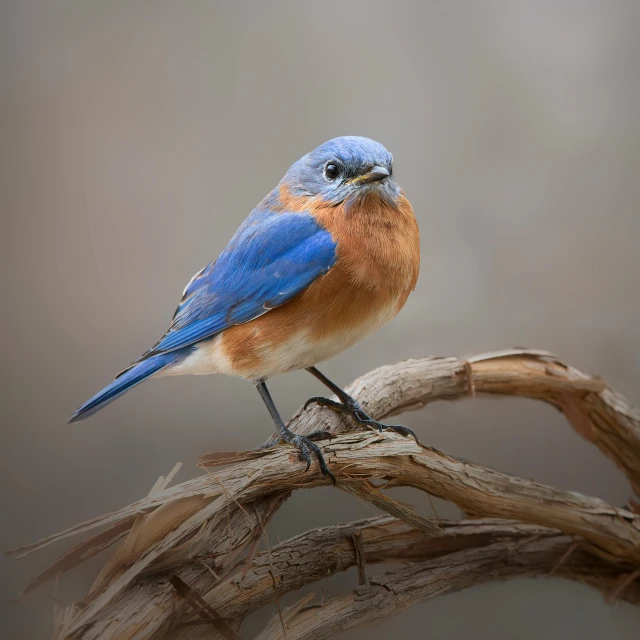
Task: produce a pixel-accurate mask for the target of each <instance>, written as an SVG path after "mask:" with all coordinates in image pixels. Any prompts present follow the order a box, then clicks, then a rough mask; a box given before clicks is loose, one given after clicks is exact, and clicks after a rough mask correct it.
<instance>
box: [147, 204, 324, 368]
mask: <svg viewBox="0 0 640 640" xmlns="http://www.w3.org/2000/svg"><path fill="white" fill-rule="evenodd" d="M335 260H336V245H335V242H334V241H333V239H332V237H331V234H330V233H329V232H328V231H327V230H326V229H324V228H323V227H321V226H320V225H319V224H318V223H317V222H316V221H315V219H314V218H313V217H312V216H311V215H310V214H308V213H286V212H285V213H273V212H265V211H255V212H254V213H252V214H251V216H249V218H247V219H246V220H245V222H244V223H243V224H242V226H241V227H240V228H239V229H238V231H237V232H236V234H235V236H234V237H233V238H232V239H231V242H230V243H229V245H228V246H227V248H226V249H225V250H224V252H223V253H222V254H221V255H220V257H219V258H218V259H217V260H216V261H214V262H212V263H211V264H209V265H208V266H206V267H205V268H204V269H203V270H202V271H200V272H199V273H197V274H196V275H195V276H194V277H193V279H192V280H191V282H190V283H189V284H188V285H187V287H186V288H185V290H184V294H183V297H182V300H181V302H180V305H179V306H178V308H177V310H176V312H175V315H174V317H173V322H172V324H171V328H170V329H169V331H168V332H167V333H166V334H165V335H164V337H163V338H162V339H161V340H160V341H159V342H158V343H157V344H156V345H155V346H154V347H153V348H152V349H151V350H150V351H149V352H148V353H146V354H145V355H144V357H145V358H148V357H150V356H153V355H157V354H159V353H166V352H168V351H174V350H176V349H180V348H182V347H186V346H188V345H191V344H194V343H196V342H198V341H200V340H203V339H205V338H209V337H212V336H214V335H215V334H217V333H219V332H220V331H223V330H224V329H226V328H227V327H229V326H231V325H234V324H241V323H244V322H248V321H249V320H253V319H254V318H257V317H258V316H260V315H262V314H263V313H266V312H267V311H269V310H270V309H273V308H275V307H278V306H280V305H282V304H284V303H285V302H287V301H288V300H291V298H293V297H294V296H295V295H296V294H297V293H299V292H300V291H302V290H303V289H305V288H306V287H308V286H309V285H310V284H311V283H312V282H313V281H314V280H315V279H316V278H318V277H319V276H321V275H323V274H325V273H326V272H327V271H328V270H329V269H330V268H331V266H332V265H333V264H334V262H335Z"/></svg>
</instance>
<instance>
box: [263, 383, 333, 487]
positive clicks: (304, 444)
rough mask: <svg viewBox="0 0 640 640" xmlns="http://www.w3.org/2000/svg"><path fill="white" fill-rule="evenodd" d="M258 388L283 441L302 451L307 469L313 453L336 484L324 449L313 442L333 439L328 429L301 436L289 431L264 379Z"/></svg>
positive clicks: (325, 472) (324, 471)
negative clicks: (326, 460) (324, 455)
mask: <svg viewBox="0 0 640 640" xmlns="http://www.w3.org/2000/svg"><path fill="white" fill-rule="evenodd" d="M256 389H257V390H258V393H259V394H260V397H261V398H262V400H263V402H264V403H265V405H267V409H268V411H269V414H270V415H271V419H272V420H273V422H274V424H275V425H276V429H277V430H278V436H279V437H280V440H281V441H282V442H287V443H288V444H292V445H293V446H294V447H296V448H297V449H298V451H300V457H301V458H302V459H303V460H304V461H305V462H306V463H307V468H306V469H305V471H308V470H309V467H310V466H311V455H312V454H313V455H314V456H315V457H316V458H317V460H318V464H319V465H320V471H321V472H322V475H325V476H329V478H331V482H333V484H334V486H335V484H336V477H335V476H334V475H333V473H331V471H329V467H327V463H326V462H325V461H324V457H323V455H322V451H321V450H320V447H319V446H318V445H317V444H316V443H315V442H313V440H322V439H326V438H329V439H331V434H330V433H329V432H328V431H315V432H314V433H311V434H309V435H308V436H301V435H298V434H297V433H293V432H292V431H289V429H287V427H286V426H285V424H284V422H283V421H282V418H281V417H280V414H279V413H278V409H276V405H275V404H274V402H273V398H272V397H271V394H270V393H269V389H267V385H266V384H265V382H264V380H260V381H259V382H258V383H257V384H256Z"/></svg>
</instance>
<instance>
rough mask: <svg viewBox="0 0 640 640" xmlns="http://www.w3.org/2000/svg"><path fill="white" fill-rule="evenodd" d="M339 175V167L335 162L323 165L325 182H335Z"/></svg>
mask: <svg viewBox="0 0 640 640" xmlns="http://www.w3.org/2000/svg"><path fill="white" fill-rule="evenodd" d="M339 175H340V166H339V165H338V164H336V163H335V162H327V164H325V165H324V177H325V178H326V179H327V180H335V179H336V178H337V177H338V176H339Z"/></svg>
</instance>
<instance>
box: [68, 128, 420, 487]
mask: <svg viewBox="0 0 640 640" xmlns="http://www.w3.org/2000/svg"><path fill="white" fill-rule="evenodd" d="M392 160H393V158H392V156H391V154H390V153H389V152H388V151H387V150H386V149H385V148H384V147H383V146H382V145H381V144H379V143H378V142H375V141H373V140H370V139H368V138H363V137H357V136H345V137H340V138H334V139H333V140H329V141H328V142H325V143H324V144H322V145H320V146H319V147H318V148H316V149H315V150H313V151H312V152H311V153H308V154H307V155H305V156H303V157H302V158H300V160H298V161H297V162H296V163H294V164H293V165H292V166H291V168H290V169H289V170H288V171H287V173H286V174H285V176H284V178H283V179H282V180H281V181H280V183H279V184H278V185H277V186H276V188H275V189H274V190H273V191H271V193H269V194H268V195H267V196H266V197H265V198H264V199H263V200H262V202H260V204H259V205H258V206H257V207H256V208H255V209H254V210H253V211H252V213H251V214H250V215H249V217H248V218H247V219H246V220H245V221H244V222H243V223H242V224H241V225H240V227H239V229H238V230H237V231H236V233H235V235H234V236H233V238H232V239H231V241H230V242H229V244H228V245H227V247H226V248H225V250H224V251H223V252H222V253H221V254H220V256H219V257H218V258H217V259H216V260H214V261H213V262H211V263H210V264H208V265H207V266H206V267H204V269H202V270H201V271H199V272H198V273H196V274H195V276H193V278H192V279H191V281H190V282H189V284H187V286H186V288H185V289H184V292H183V295H182V299H181V301H180V304H179V306H178V308H177V310H176V312H175V314H174V316H173V320H172V322H171V326H170V327H169V330H168V331H167V332H166V333H165V334H164V336H163V337H162V338H161V339H160V340H159V341H158V342H157V343H156V344H155V345H154V346H153V347H152V348H151V349H149V351H147V352H146V353H145V354H143V355H142V357H140V358H139V359H138V360H137V361H136V362H134V363H133V364H132V365H131V366H130V367H129V368H127V369H125V370H124V371H123V372H122V373H120V374H119V375H118V376H117V377H116V379H115V380H114V381H113V382H112V383H111V384H110V385H108V386H107V387H105V388H104V389H103V390H102V391H100V392H99V393H97V394H96V395H95V396H93V397H92V398H91V399H90V400H88V401H87V402H85V403H84V404H83V405H82V406H81V407H80V408H79V409H78V410H77V411H76V412H75V413H74V414H73V415H72V416H71V417H70V418H69V422H75V421H77V420H81V419H83V418H86V417H88V416H90V415H92V414H93V413H95V412H96V411H98V410H99V409H101V408H102V407H104V406H105V405H106V404H108V403H109V402H111V401H113V400H115V399H116V398H118V397H119V396H121V395H122V394H123V393H125V392H126V391H128V390H129V389H131V388H132V387H134V386H135V385H137V384H139V383H141V382H143V381H144V380H146V379H147V378H150V377H152V376H161V375H182V374H211V373H223V374H227V375H233V376H240V377H242V378H245V379H246V380H249V381H251V382H252V383H253V384H254V385H255V387H256V388H257V390H258V392H259V393H260V396H261V397H262V400H263V401H264V403H265V405H266V407H267V409H268V411H269V414H270V415H271V418H272V420H273V422H274V424H275V426H276V429H277V432H278V435H279V439H280V441H282V442H285V443H289V444H292V445H294V446H295V447H296V448H297V449H298V450H299V452H300V455H301V457H302V459H303V460H304V461H306V463H307V469H309V466H310V464H311V460H312V456H315V457H316V459H317V461H318V464H319V466H320V469H321V471H322V473H323V474H325V475H327V476H329V477H330V478H331V480H332V481H333V483H334V484H335V477H334V475H333V474H332V473H331V471H330V470H329V469H328V467H327V465H326V463H325V460H324V458H323V456H322V452H321V450H320V448H319V447H318V445H317V444H316V441H318V440H321V439H323V438H327V437H329V434H328V433H327V432H324V431H320V432H317V433H314V434H311V435H309V436H308V437H304V436H301V435H297V434H294V433H293V432H291V431H290V430H289V429H287V427H286V426H285V424H284V422H283V420H282V418H281V417H280V414H279V413H278V410H277V408H276V406H275V404H274V402H273V399H272V397H271V394H270V393H269V390H268V389H267V385H266V381H267V380H268V379H269V378H271V377H272V376H274V375H276V374H279V373H285V372H288V371H295V370H301V369H306V370H307V371H308V372H309V373H311V374H312V375H313V376H315V377H316V378H317V379H318V380H320V382H322V383H323V384H324V385H325V386H326V387H328V388H329V389H330V390H331V391H332V392H333V393H334V394H335V395H336V396H337V398H338V400H337V401H335V400H331V399H329V398H325V397H315V398H311V399H310V400H309V401H307V403H306V404H305V408H306V407H307V406H309V405H310V404H312V403H317V404H320V405H321V406H324V407H329V408H330V409H333V410H336V411H339V412H342V413H344V414H348V415H349V416H351V417H352V419H353V420H354V421H355V422H356V423H358V424H360V425H364V426H369V427H373V428H378V429H380V430H382V429H392V430H394V431H396V432H399V433H401V434H403V435H405V436H413V437H414V438H415V434H414V433H413V431H411V430H410V429H409V428H408V427H403V426H401V425H384V424H382V423H379V422H377V421H376V420H373V419H372V418H371V417H369V416H368V415H367V414H366V413H365V411H364V410H363V409H362V407H361V406H360V404H358V402H357V401H356V400H355V399H354V398H352V397H351V396H349V395H348V394H347V393H346V392H345V391H343V390H342V389H341V388H340V387H338V386H337V385H336V384H334V383H333V382H332V381H331V380H329V379H328V378H327V377H326V376H325V375H323V374H322V373H321V372H320V371H319V370H318V369H317V368H316V365H317V364H318V363H320V362H323V361H325V360H328V359H329V358H332V357H334V356H336V355H337V354H339V353H341V352H342V351H344V350H345V349H348V348H349V347H350V346H352V345H353V344H355V343H356V342H358V341H360V340H362V339H363V338H366V337H367V336H369V335H370V334H372V333H373V332H374V331H376V330H377V329H379V328H380V327H382V326H383V325H384V324H386V323H387V322H389V320H391V319H392V318H393V317H394V316H395V315H396V314H397V313H398V312H399V311H400V309H402V307H403V306H404V304H405V302H406V300H407V298H408V296H409V294H410V293H411V291H412V290H413V289H414V288H415V285H416V281H417V279H418V271H419V267H420V243H419V231H418V225H417V222H416V219H415V217H414V214H413V209H412V207H411V204H410V203H409V201H408V200H407V198H406V197H405V195H404V193H403V191H402V190H401V189H400V187H399V186H398V184H397V182H396V181H395V180H394V178H393V169H392Z"/></svg>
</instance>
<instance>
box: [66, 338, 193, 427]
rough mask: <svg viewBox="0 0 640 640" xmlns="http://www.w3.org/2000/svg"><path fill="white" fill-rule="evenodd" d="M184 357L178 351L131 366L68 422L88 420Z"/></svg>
mask: <svg viewBox="0 0 640 640" xmlns="http://www.w3.org/2000/svg"><path fill="white" fill-rule="evenodd" d="M185 355H186V350H185V349H180V350H178V351H171V352H170V353H163V354H161V355H158V356H153V357H152V358H149V359H147V360H141V361H140V362H136V364H134V365H132V366H131V367H130V368H129V369H127V370H126V371H123V372H122V373H121V374H120V375H119V376H118V377H117V378H116V379H115V380H114V381H113V382H112V383H111V384H110V385H108V386H107V387H105V388H104V389H103V390H102V391H100V392H99V393H96V395H95V396H93V398H91V399H89V400H87V401H86V402H85V403H84V404H83V405H82V406H81V407H80V408H79V409H77V410H76V411H75V412H74V413H73V415H72V416H71V417H70V418H69V422H77V421H78V420H84V418H88V417H89V416H91V415H93V414H94V413H96V411H100V409H102V408H103V407H106V406H107V405H108V404H109V403H110V402H113V401H114V400H115V399H116V398H118V397H120V396H121V395H122V394H123V393H126V392H127V391H129V389H131V388H132V387H135V386H136V385H137V384H140V383H141V382H144V381H145V380H146V379H147V378H149V377H151V376H152V375H153V374H154V373H158V371H160V370H161V369H164V368H165V367H167V366H168V365H170V364H174V363H176V362H179V361H180V360H182V358H184V357H185Z"/></svg>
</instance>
